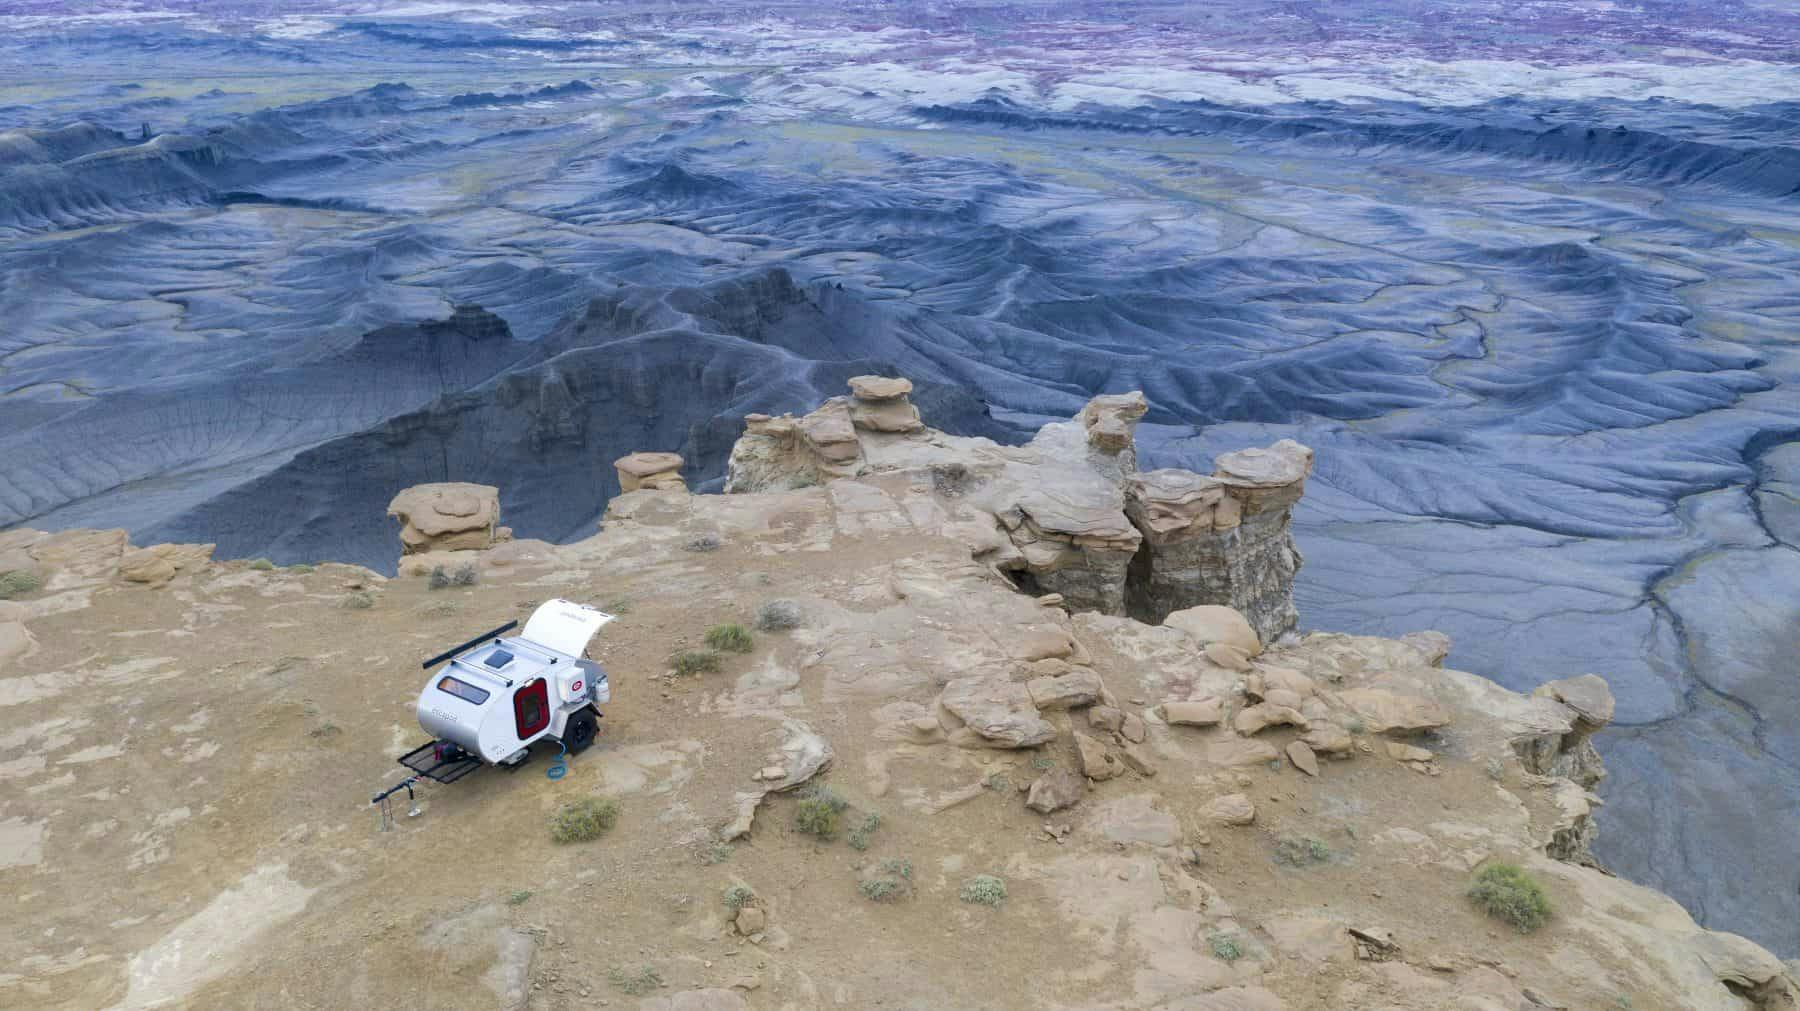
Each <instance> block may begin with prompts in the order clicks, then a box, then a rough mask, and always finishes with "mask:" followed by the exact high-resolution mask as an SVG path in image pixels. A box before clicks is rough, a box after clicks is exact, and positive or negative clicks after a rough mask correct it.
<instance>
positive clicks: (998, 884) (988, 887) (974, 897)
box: [956, 874, 1006, 906]
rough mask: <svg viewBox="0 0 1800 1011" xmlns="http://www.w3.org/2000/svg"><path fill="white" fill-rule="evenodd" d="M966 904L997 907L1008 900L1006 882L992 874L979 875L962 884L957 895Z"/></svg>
mask: <svg viewBox="0 0 1800 1011" xmlns="http://www.w3.org/2000/svg"><path fill="white" fill-rule="evenodd" d="M956 894H957V895H958V897H960V898H961V899H962V900H963V901H964V902H973V903H976V904H977V905H983V906H997V905H999V904H1000V903H1001V902H1004V901H1005V900H1006V882H1004V881H1002V880H1000V879H999V878H997V877H995V876H993V875H992V874H977V875H975V876H974V877H972V878H970V879H969V880H967V881H964V882H963V883H962V889H961V890H959V891H958V892H957V893H956Z"/></svg>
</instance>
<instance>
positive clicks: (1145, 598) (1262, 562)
mask: <svg viewBox="0 0 1800 1011" xmlns="http://www.w3.org/2000/svg"><path fill="white" fill-rule="evenodd" d="M1214 467H1215V470H1214V471H1213V473H1212V475H1211V476H1210V477H1202V476H1201V475H1199V474H1194V473H1191V472H1188V471H1181V470H1153V471H1149V472H1148V473H1142V474H1134V475H1132V476H1131V478H1130V479H1129V481H1128V483H1127V486H1126V512H1127V514H1128V515H1130V517H1131V520H1132V522H1133V523H1134V524H1136V526H1137V528H1138V529H1139V530H1140V531H1142V532H1143V535H1144V547H1143V549H1142V550H1141V551H1140V552H1139V553H1138V556H1137V558H1136V559H1135V560H1134V561H1133V563H1132V573H1131V576H1132V578H1131V580H1130V583H1129V586H1130V599H1129V600H1128V601H1127V605H1128V607H1129V609H1130V612H1131V614H1132V616H1133V617H1136V618H1139V619H1141V620H1144V621H1149V622H1157V621H1161V620H1162V619H1163V618H1164V617H1166V616H1167V615H1168V614H1169V613H1170V612H1171V611H1176V610H1180V609H1182V608H1185V607H1191V606H1194V605H1196V604H1219V605H1223V606H1226V607H1230V608H1233V609H1235V610H1237V611H1239V612H1241V613H1243V614H1244V616H1245V617H1247V618H1249V619H1250V623H1251V625H1252V626H1254V627H1255V629H1256V632H1257V634H1258V635H1259V636H1260V637H1261V638H1262V640H1263V641H1264V642H1273V641H1274V640H1275V639H1276V637H1278V636H1280V635H1281V633H1283V632H1286V631H1288V630H1289V629H1292V628H1293V627H1294V625H1295V623H1296V622H1297V621H1298V620H1299V615H1298V614H1297V612H1296V611H1295V610H1294V598H1293V582H1294V573H1295V572H1297V571H1299V568H1300V562H1301V558H1300V552H1299V549H1298V548H1296V547H1295V546H1294V538H1293V534H1292V531H1291V522H1290V516H1291V514H1292V511H1293V507H1294V503H1296V502H1298V501H1299V500H1300V496H1301V493H1302V492H1303V491H1304V490H1305V487H1306V477H1307V475H1308V474H1310V473H1311V472H1312V450H1310V449H1307V448H1306V447H1305V446H1302V445H1300V444H1299V443H1297V442H1294V441H1293V440H1291V439H1283V440H1281V441H1280V442H1278V443H1276V444H1275V445H1273V446H1271V447H1269V448H1267V449H1246V450H1240V451H1238V452H1236V453H1226V454H1224V455H1223V456H1220V457H1219V458H1218V459H1217V460H1215V461H1214Z"/></svg>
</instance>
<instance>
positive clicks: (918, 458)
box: [725, 376, 1312, 641]
mask: <svg viewBox="0 0 1800 1011" xmlns="http://www.w3.org/2000/svg"><path fill="white" fill-rule="evenodd" d="M850 386H851V390H852V394H853V395H852V396H851V397H849V398H843V397H837V398H833V399H831V400H828V401H826V402H825V403H824V404H823V405H821V406H820V407H819V409H818V410H816V411H814V412H812V413H811V414H809V415H806V416H805V417H803V418H799V419H795V418H793V417H789V416H783V417H780V418H770V417H766V416H763V415H752V416H750V417H749V418H748V419H747V428H746V431H745V434H744V436H743V437H742V438H740V439H739V440H738V442H737V444H736V445H735V446H734V447H733V449H732V455H731V464H730V470H729V474H728V476H727V478H726V482H725V490H726V491H727V492H755V491H768V490H779V489H785V488H797V487H806V486H808V485H812V484H816V483H819V482H823V481H829V480H833V479H837V478H847V477H857V476H863V477H869V476H873V475H877V474H884V473H901V474H915V475H918V477H919V479H920V480H929V481H931V483H932V486H933V487H934V488H935V489H937V490H938V491H940V492H941V493H942V494H943V495H944V496H945V497H947V498H956V499H960V500H962V502H963V503H964V504H966V505H968V506H970V507H972V508H973V509H975V510H979V511H980V512H981V513H983V514H985V515H986V516H988V517H991V521H992V522H993V523H994V524H995V525H996V529H997V532H998V533H999V534H1000V535H1001V536H1000V537H999V538H996V537H993V536H992V535H991V534H989V533H988V532H987V531H986V530H985V529H982V528H981V527H979V526H978V525H973V524H972V525H971V526H970V528H969V529H970V533H971V536H970V540H971V545H970V546H971V550H972V551H974V552H975V553H976V557H978V558H980V559H982V560H983V561H985V562H987V563H988V564H990V565H993V566H994V567H995V568H996V569H997V570H999V571H1003V572H1006V573H1009V574H1010V575H1011V576H1012V578H1013V579H1014V580H1015V581H1016V582H1017V584H1018V585H1019V586H1020V588H1021V589H1023V590H1025V591H1027V592H1030V593H1051V594H1056V595H1058V596H1060V597H1061V598H1062V601H1063V603H1064V604H1065V605H1066V606H1067V607H1069V608H1070V609H1073V610H1093V611H1100V612H1102V613H1105V614H1125V613H1127V612H1128V611H1129V612H1130V613H1132V614H1133V615H1134V616H1135V617H1139V618H1141V619H1143V620H1149V621H1160V620H1162V618H1163V617H1164V616H1165V615H1167V614H1168V613H1170V612H1172V611H1176V610H1180V609H1183V608H1187V607H1192V606H1195V605H1201V604H1215V605H1221V606H1227V607H1232V608H1236V609H1238V610H1239V611H1241V612H1243V613H1244V614H1245V615H1246V616H1247V617H1248V618H1249V619H1250V623H1251V625H1252V627H1253V628H1254V629H1255V631H1256V633H1257V634H1258V635H1259V636H1260V637H1261V639H1262V640H1263V641H1273V640H1274V639H1275V638H1276V637H1278V636H1280V635H1281V634H1282V633H1284V632H1287V631H1289V630H1291V629H1292V628H1293V627H1294V624H1295V622H1296V621H1297V615H1296V613H1295V610H1294V605H1293V597H1292V586H1293V577H1294V572H1295V571H1296V570H1297V569H1298V568H1299V565H1300V555H1299V552H1298V551H1297V550H1296V549H1295V548H1294V544H1293V537H1292V535H1291V533H1290V531H1289V513H1290V511H1291V509H1292V507H1293V504H1294V503H1295V502H1296V501H1298V499H1299V498H1300V495H1301V492H1302V491H1303V489H1304V487H1305V479H1306V475H1307V474H1308V473H1309V472H1310V471H1311V468H1312V453H1311V451H1310V450H1308V449H1306V448H1305V447H1303V446H1300V445H1299V444H1298V443H1294V442H1292V441H1289V440H1283V441H1282V442H1280V443H1277V444H1276V445H1275V446H1272V447H1270V448H1268V449H1256V450H1243V451H1240V452H1237V453H1227V454H1225V455H1223V456H1221V457H1219V458H1218V460H1217V461H1216V467H1217V470H1216V472H1215V473H1214V474H1213V475H1212V476H1210V477H1202V476H1201V475H1198V474H1192V473H1188V472H1186V471H1178V470H1160V471H1152V472H1149V473H1147V474H1140V473H1138V472H1137V452H1136V448H1135V442H1134V434H1135V431H1136V428H1137V424H1138V422H1139V420H1141V419H1142V418H1143V417H1144V415H1145V413H1146V412H1147V411H1148V409H1149V404H1148V403H1147V402H1146V401H1145V399H1144V396H1143V394H1141V393H1135V392H1134V393H1123V394H1105V395H1102V396H1098V397H1095V398H1093V400H1091V401H1090V402H1089V403H1088V404H1087V406H1085V407H1084V408H1082V410H1081V412H1080V413H1079V414H1077V415H1076V417H1075V418H1074V419H1072V420H1071V421H1067V422H1058V423H1053V424H1049V425H1046V426H1044V428H1043V429H1042V430H1040V431H1039V432H1038V434H1037V436H1036V437H1035V438H1033V439H1032V441H1031V442H1030V443H1028V444H1027V445H1025V446H1021V447H1016V448H1013V447H1003V446H997V445H995V444H993V443H991V442H988V441H987V440H985V439H962V438H956V437H953V436H947V435H944V434H943V433H941V432H934V431H932V430H931V429H928V428H925V427H924V426H923V425H922V424H916V423H915V422H916V421H917V411H916V410H915V409H914V408H913V407H912V405H911V404H910V403H909V402H907V401H906V395H907V393H909V392H910V390H911V388H912V384H911V383H910V382H909V381H907V380H904V379H885V378H881V377H877V376H858V377H856V378H855V379H852V380H851V381H850Z"/></svg>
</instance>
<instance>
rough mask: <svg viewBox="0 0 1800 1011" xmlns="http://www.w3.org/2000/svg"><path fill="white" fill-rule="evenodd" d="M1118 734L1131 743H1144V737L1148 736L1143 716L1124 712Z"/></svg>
mask: <svg viewBox="0 0 1800 1011" xmlns="http://www.w3.org/2000/svg"><path fill="white" fill-rule="evenodd" d="M1119 736H1120V737H1123V738H1125V739H1126V740H1127V741H1130V742H1131V743H1133V744H1142V743H1144V738H1145V737H1147V736H1148V731H1147V729H1146V728H1145V726H1144V718H1143V717H1141V716H1139V715H1137V714H1136V713H1126V714H1125V719H1124V720H1123V721H1122V722H1121V723H1120V724H1119Z"/></svg>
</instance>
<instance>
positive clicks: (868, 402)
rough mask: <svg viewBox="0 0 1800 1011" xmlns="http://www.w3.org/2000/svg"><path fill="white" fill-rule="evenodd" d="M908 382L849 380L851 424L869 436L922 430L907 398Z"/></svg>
mask: <svg viewBox="0 0 1800 1011" xmlns="http://www.w3.org/2000/svg"><path fill="white" fill-rule="evenodd" d="M912 388H913V384H912V381H911V380H909V379H888V378H886V377H883V376H853V377H852V378H851V379H850V420H851V422H852V424H854V425H855V426H856V427H857V428H861V429H866V430H868V431H871V432H918V431H922V430H924V428H925V424H924V422H922V421H920V420H919V409H918V408H917V407H914V406H913V404H912V400H911V399H910V398H909V394H911V393H912Z"/></svg>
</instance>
